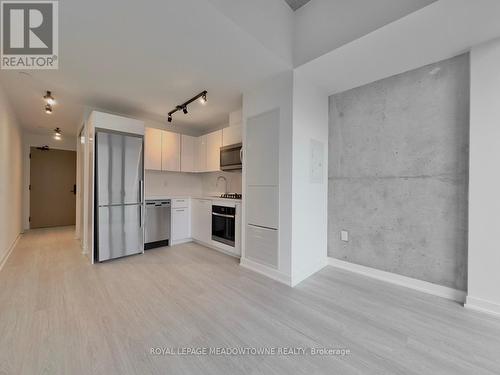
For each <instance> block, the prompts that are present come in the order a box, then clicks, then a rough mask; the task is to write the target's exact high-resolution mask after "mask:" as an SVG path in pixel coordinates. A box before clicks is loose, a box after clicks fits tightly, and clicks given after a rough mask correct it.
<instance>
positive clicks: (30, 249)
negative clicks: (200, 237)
mask: <svg viewBox="0 0 500 375" xmlns="http://www.w3.org/2000/svg"><path fill="white" fill-rule="evenodd" d="M0 285H1V289H0V374H33V373H47V374H115V373H116V374H148V373H153V374H166V373H168V374H179V373H186V374H187V373H191V374H192V373H199V374H222V373H231V374H260V373H262V374H291V373H293V374H326V373H329V374H331V373H340V374H357V373H360V372H363V373H371V374H393V373H395V374H431V373H434V374H437V373H439V374H454V375H456V374H498V373H500V359H499V358H498V353H499V351H500V322H499V321H498V320H497V319H494V318H491V317H488V316H487V315H483V314H479V313H475V312H471V311H468V310H465V309H463V308H462V307H461V306H460V305H458V304H456V303H454V302H451V301H448V300H444V299H441V298H437V297H433V296H429V295H426V294H422V293H418V292H415V291H412V290H408V289H405V288H400V287H396V286H393V285H389V284H385V283H383V282H379V281H374V280H371V279H367V278H363V277H360V276H357V275H354V274H351V273H348V272H343V271H339V270H336V269H334V268H330V267H327V268H325V269H323V270H322V271H321V272H319V273H318V274H317V275H315V276H314V277H312V278H311V279H309V280H307V281H306V282H304V283H302V284H300V285H299V286H298V287H296V288H294V289H291V288H289V287H287V286H285V285H282V284H279V283H276V282H274V281H272V280H269V279H267V278H265V277H262V276H260V275H258V274H255V273H253V272H251V271H247V270H245V269H243V268H241V267H239V266H238V264H237V261H236V260H235V259H234V258H231V257H228V256H225V255H222V254H220V253H218V252H216V251H212V250H209V249H207V248H204V247H202V246H199V245H197V244H193V243H189V244H185V245H180V246H176V247H173V248H168V249H165V248H162V249H158V250H151V251H149V252H147V253H146V254H145V255H140V256H133V257H129V258H124V259H121V260H117V261H113V262H108V263H103V264H98V265H95V266H92V265H90V264H89V263H88V261H87V259H86V258H85V257H84V256H83V255H81V252H80V249H79V245H78V242H77V241H76V240H74V233H73V228H72V227H64V228H55V229H41V230H33V231H30V232H28V233H26V234H25V235H23V236H22V238H21V239H20V240H19V242H18V245H17V247H16V249H15V250H14V252H13V253H12V255H11V256H10V258H9V260H8V262H7V263H6V265H5V267H4V268H3V269H2V270H1V271H0ZM155 347H161V348H164V347H167V348H181V347H191V348H194V347H303V348H311V347H328V348H345V349H348V350H350V352H351V353H350V354H349V355H346V356H344V357H339V356H316V357H314V356H310V355H306V356H301V355H296V356H290V357H289V358H287V359H285V358H283V357H280V356H260V357H259V356H251V355H245V356H168V355H167V356H163V355H154V354H151V348H155Z"/></svg>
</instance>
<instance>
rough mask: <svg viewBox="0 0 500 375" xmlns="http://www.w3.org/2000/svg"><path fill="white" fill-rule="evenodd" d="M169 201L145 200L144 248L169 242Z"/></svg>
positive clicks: (166, 244) (164, 244)
mask: <svg viewBox="0 0 500 375" xmlns="http://www.w3.org/2000/svg"><path fill="white" fill-rule="evenodd" d="M170 215H171V201H170V199H164V200H146V228H145V230H144V231H145V238H144V242H145V243H144V250H149V249H153V248H155V247H162V246H168V245H169V242H170V222H171V219H170Z"/></svg>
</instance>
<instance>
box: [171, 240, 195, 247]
mask: <svg viewBox="0 0 500 375" xmlns="http://www.w3.org/2000/svg"><path fill="white" fill-rule="evenodd" d="M188 242H193V239H192V238H185V239H183V240H178V241H172V243H171V244H170V246H175V245H182V244H183V243H188Z"/></svg>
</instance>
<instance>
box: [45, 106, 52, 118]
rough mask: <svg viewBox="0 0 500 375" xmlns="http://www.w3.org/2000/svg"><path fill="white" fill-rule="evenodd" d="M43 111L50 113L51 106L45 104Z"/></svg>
mask: <svg viewBox="0 0 500 375" xmlns="http://www.w3.org/2000/svg"><path fill="white" fill-rule="evenodd" d="M45 113H46V114H48V115H50V114H51V113H52V106H51V105H50V104H47V105H45Z"/></svg>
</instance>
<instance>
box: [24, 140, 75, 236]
mask: <svg viewBox="0 0 500 375" xmlns="http://www.w3.org/2000/svg"><path fill="white" fill-rule="evenodd" d="M30 152H31V159H30V228H33V229H34V228H45V227H57V226H66V225H75V221H76V152H75V151H66V150H55V149H41V148H37V147H31V150H30Z"/></svg>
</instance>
